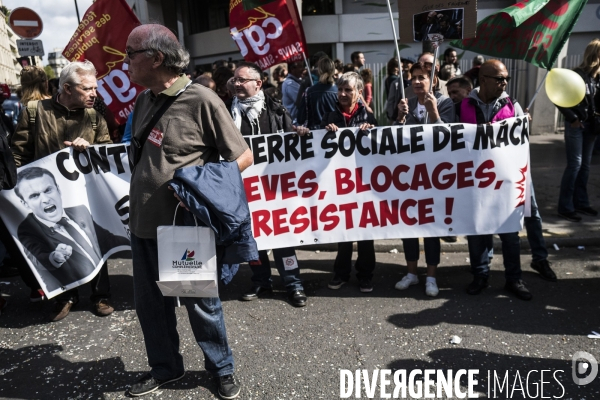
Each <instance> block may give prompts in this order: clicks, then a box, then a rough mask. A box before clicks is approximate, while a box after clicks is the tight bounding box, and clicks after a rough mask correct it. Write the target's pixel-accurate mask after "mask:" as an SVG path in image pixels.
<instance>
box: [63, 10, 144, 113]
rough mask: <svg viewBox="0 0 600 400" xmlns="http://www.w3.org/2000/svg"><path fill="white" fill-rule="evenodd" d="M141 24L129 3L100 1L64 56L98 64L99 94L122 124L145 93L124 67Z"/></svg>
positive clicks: (70, 59) (88, 12) (88, 15)
mask: <svg viewBox="0 0 600 400" xmlns="http://www.w3.org/2000/svg"><path fill="white" fill-rule="evenodd" d="M138 25H140V21H139V20H138V19H137V17H136V16H135V14H134V13H133V11H131V8H130V7H129V6H128V5H127V3H126V2H125V0H97V1H96V2H94V4H92V5H91V7H90V8H88V10H87V11H86V12H85V15H84V16H83V18H82V19H81V23H80V24H79V26H78V27H77V30H76V31H75V33H74V34H73V36H72V37H71V40H70V41H69V44H67V45H66V46H65V50H64V51H63V53H62V54H63V56H65V58H67V59H68V60H69V61H84V60H89V61H91V62H92V63H94V66H95V67H96V70H97V71H98V76H97V78H98V93H100V95H101V96H102V99H103V100H104V102H105V103H106V105H107V106H108V108H109V109H110V110H111V111H112V112H113V114H114V115H115V118H116V119H117V122H118V123H120V124H121V123H123V124H124V123H125V122H126V121H127V116H128V115H129V113H130V112H131V111H132V110H133V105H134V102H135V99H136V97H137V95H138V93H140V92H141V91H142V90H143V88H142V87H141V86H138V85H136V84H133V83H131V81H130V80H129V75H128V74H127V65H126V64H123V60H125V56H126V54H125V44H126V42H127V37H128V36H129V34H130V33H131V31H132V30H133V28H135V27H136V26H138Z"/></svg>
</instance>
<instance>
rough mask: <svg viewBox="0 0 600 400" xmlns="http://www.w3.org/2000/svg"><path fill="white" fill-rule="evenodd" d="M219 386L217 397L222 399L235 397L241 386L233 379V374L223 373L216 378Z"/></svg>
mask: <svg viewBox="0 0 600 400" xmlns="http://www.w3.org/2000/svg"><path fill="white" fill-rule="evenodd" d="M216 381H217V385H218V386H219V397H221V398H222V399H235V398H236V397H238V395H239V394H240V389H241V386H240V384H239V383H238V382H236V380H235V376H233V374H231V375H225V376H219V377H218V378H216Z"/></svg>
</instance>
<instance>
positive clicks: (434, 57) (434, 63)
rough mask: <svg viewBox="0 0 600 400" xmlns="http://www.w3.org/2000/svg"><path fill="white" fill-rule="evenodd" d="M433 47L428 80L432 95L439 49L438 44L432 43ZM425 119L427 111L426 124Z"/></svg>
mask: <svg viewBox="0 0 600 400" xmlns="http://www.w3.org/2000/svg"><path fill="white" fill-rule="evenodd" d="M432 43H434V46H435V53H434V55H433V66H432V67H431V78H430V79H429V93H433V80H434V79H435V67H436V62H437V58H438V51H439V48H440V42H439V41H437V42H433V41H432ZM427 118H429V115H428V113H427V111H425V116H424V119H423V122H424V123H427Z"/></svg>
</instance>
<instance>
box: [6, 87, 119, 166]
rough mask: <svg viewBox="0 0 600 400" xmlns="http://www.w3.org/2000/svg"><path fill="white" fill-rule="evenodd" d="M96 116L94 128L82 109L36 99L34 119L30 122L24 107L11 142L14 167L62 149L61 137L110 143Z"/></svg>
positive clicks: (99, 119)
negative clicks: (70, 108)
mask: <svg viewBox="0 0 600 400" xmlns="http://www.w3.org/2000/svg"><path fill="white" fill-rule="evenodd" d="M96 116H97V117H96V118H97V123H96V130H95V131H94V130H93V128H92V120H91V117H90V115H89V114H88V113H87V112H85V109H83V108H80V109H75V110H69V109H68V108H66V107H65V106H63V105H62V104H60V103H58V102H57V101H56V98H52V99H46V100H40V101H39V102H38V104H37V115H36V120H35V121H36V122H35V124H34V125H33V126H30V123H29V110H28V109H27V107H24V108H23V111H22V112H21V116H20V118H19V123H18V124H17V129H16V130H15V133H14V135H13V137H12V142H11V148H12V151H13V154H14V156H15V163H16V164H17V167H20V166H22V165H26V164H29V163H30V162H33V161H36V160H39V159H40V158H43V157H46V156H48V155H50V154H52V153H55V152H57V151H59V150H62V149H64V148H65V147H66V146H65V144H64V143H63V142H64V141H65V140H67V141H73V140H74V139H75V138H78V137H82V138H84V139H85V140H87V141H88V142H89V143H90V144H103V143H112V141H111V140H110V135H109V132H108V127H107V125H106V121H105V120H104V118H103V117H102V116H101V115H100V114H99V113H96Z"/></svg>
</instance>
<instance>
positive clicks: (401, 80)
mask: <svg viewBox="0 0 600 400" xmlns="http://www.w3.org/2000/svg"><path fill="white" fill-rule="evenodd" d="M387 5H388V11H389V12H390V22H391V23H392V32H393V33H394V44H395V45H396V54H398V64H399V65H400V76H399V77H398V87H399V88H400V93H401V94H402V98H403V99H404V98H406V96H405V95H404V78H403V77H402V58H401V57H400V47H399V46H398V35H397V34H396V25H394V15H393V14H392V5H391V4H390V0H387ZM389 72H390V71H388V73H389Z"/></svg>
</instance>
